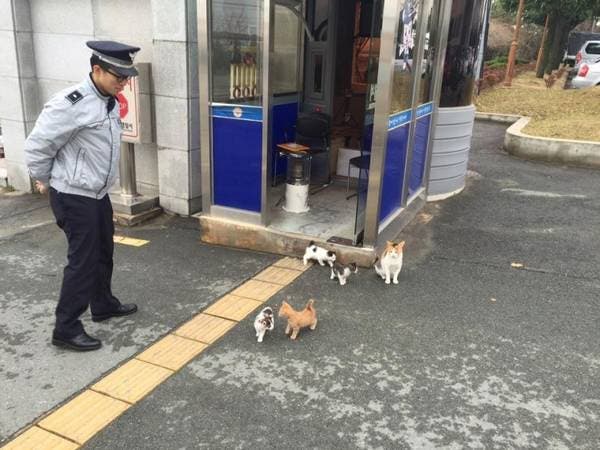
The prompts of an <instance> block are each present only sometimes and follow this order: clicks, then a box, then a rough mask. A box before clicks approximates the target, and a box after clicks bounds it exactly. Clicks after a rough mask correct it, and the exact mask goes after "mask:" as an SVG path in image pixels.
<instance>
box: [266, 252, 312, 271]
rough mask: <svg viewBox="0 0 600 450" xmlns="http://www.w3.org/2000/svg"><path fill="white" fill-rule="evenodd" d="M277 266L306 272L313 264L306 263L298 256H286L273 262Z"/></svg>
mask: <svg viewBox="0 0 600 450" xmlns="http://www.w3.org/2000/svg"><path fill="white" fill-rule="evenodd" d="M273 265H274V266H276V267H283V268H284V269H294V270H300V271H301V272H304V271H305V270H308V269H310V266H311V264H307V265H304V263H303V261H302V260H301V259H298V258H290V257H289V256H286V257H285V258H282V259H280V260H279V261H277V262H275V263H274V264H273Z"/></svg>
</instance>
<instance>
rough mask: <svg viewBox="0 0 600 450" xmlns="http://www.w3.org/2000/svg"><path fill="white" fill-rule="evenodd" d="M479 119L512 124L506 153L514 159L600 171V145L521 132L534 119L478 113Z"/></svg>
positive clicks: (506, 136) (506, 137)
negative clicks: (516, 157)
mask: <svg viewBox="0 0 600 450" xmlns="http://www.w3.org/2000/svg"><path fill="white" fill-rule="evenodd" d="M475 119H476V120H489V121H492V122H500V123H511V124H512V125H511V126H509V127H508V128H507V129H506V134H505V135H504V149H505V150H506V151H507V152H508V153H510V154H511V155H514V156H518V157H520V158H524V159H531V160H537V161H546V162H554V163H561V164H568V165H572V166H578V167H586V168H590V169H600V142H597V141H575V140H569V139H551V138H544V137H537V136H530V135H528V134H525V133H523V132H522V131H521V130H523V128H525V126H527V124H528V123H529V121H530V120H531V118H530V117H525V116H519V115H515V114H497V113H480V112H478V113H476V114H475Z"/></svg>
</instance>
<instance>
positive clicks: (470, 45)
mask: <svg viewBox="0 0 600 450" xmlns="http://www.w3.org/2000/svg"><path fill="white" fill-rule="evenodd" d="M483 6H484V2H483V0H472V1H471V0H469V1H467V0H454V2H452V15H451V18H450V29H449V31H448V45H447V47H446V59H445V63H444V81H443V82H442V92H441V95H440V106H441V107H456V106H467V105H470V104H471V102H472V100H473V90H474V89H475V81H476V79H477V77H478V75H479V74H476V73H475V68H476V60H477V53H478V49H479V40H480V39H479V37H480V36H479V34H480V31H481V27H482V23H483V12H484V8H483Z"/></svg>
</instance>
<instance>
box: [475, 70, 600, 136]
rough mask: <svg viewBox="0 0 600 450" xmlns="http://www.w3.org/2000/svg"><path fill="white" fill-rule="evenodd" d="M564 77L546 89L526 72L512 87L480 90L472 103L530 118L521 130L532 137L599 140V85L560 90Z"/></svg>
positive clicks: (542, 81) (497, 111) (484, 109)
mask: <svg viewBox="0 0 600 450" xmlns="http://www.w3.org/2000/svg"><path fill="white" fill-rule="evenodd" d="M565 76H566V74H565V75H563V78H562V79H559V80H556V83H555V84H554V86H553V87H552V88H550V89H548V88H547V87H546V84H545V82H544V80H542V79H540V78H536V77H535V73H534V72H525V73H522V74H520V75H519V76H517V77H516V78H514V80H513V83H512V86H511V87H504V85H502V84H499V85H497V86H494V87H492V88H489V89H485V90H483V91H482V92H481V94H480V95H479V96H478V97H476V99H475V106H476V107H477V110H478V111H480V112H490V113H504V114H520V115H523V116H529V117H531V119H532V120H531V121H530V122H529V124H528V125H527V127H525V129H524V130H523V132H524V133H525V134H529V135H532V136H543V137H549V138H561V139H577V140H583V141H600V86H596V87H592V88H588V89H563V88H562V86H563V83H564V77H565Z"/></svg>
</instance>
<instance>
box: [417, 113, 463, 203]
mask: <svg viewBox="0 0 600 450" xmlns="http://www.w3.org/2000/svg"><path fill="white" fill-rule="evenodd" d="M474 122H475V107H474V106H473V105H469V106H461V107H456V108H439V109H438V115H437V123H436V124H435V126H434V130H433V132H434V135H433V141H432V153H431V170H430V172H429V184H428V190H427V200H428V201H435V200H441V199H444V198H447V197H450V196H452V195H455V194H458V193H459V192H460V191H462V190H463V188H464V187H465V176H466V174H467V163H468V161H469V150H470V149H471V137H472V135H473V124H474Z"/></svg>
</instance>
